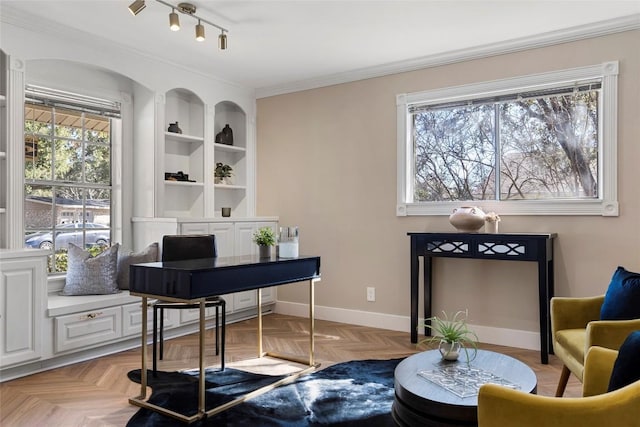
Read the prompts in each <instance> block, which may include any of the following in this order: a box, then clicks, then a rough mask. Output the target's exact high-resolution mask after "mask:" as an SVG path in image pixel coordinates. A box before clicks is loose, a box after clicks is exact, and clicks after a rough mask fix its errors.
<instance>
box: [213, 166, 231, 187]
mask: <svg viewBox="0 0 640 427" xmlns="http://www.w3.org/2000/svg"><path fill="white" fill-rule="evenodd" d="M232 172H233V168H232V167H231V166H229V165H225V164H224V163H222V162H218V163H216V170H215V172H214V177H215V180H214V184H230V182H229V178H231V175H233V173H232Z"/></svg>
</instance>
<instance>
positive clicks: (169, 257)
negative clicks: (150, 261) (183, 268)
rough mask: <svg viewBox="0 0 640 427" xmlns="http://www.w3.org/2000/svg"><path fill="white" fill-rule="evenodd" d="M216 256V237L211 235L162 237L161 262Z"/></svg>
mask: <svg viewBox="0 0 640 427" xmlns="http://www.w3.org/2000/svg"><path fill="white" fill-rule="evenodd" d="M217 256H218V251H217V249H216V236H215V235H213V234H204V235H180V236H164V237H163V238H162V261H182V260H185V259H200V258H215V257H217Z"/></svg>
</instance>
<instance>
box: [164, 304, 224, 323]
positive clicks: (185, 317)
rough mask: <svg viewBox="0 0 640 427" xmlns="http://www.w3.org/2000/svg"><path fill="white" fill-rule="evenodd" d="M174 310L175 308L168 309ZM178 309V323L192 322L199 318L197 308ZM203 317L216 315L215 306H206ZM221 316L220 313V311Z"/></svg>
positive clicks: (212, 317) (213, 317)
mask: <svg viewBox="0 0 640 427" xmlns="http://www.w3.org/2000/svg"><path fill="white" fill-rule="evenodd" d="M169 311H175V310H169ZM179 311H180V323H193V322H196V321H198V319H200V309H198V308H187V309H182V310H179ZM204 315H205V319H215V316H216V308H215V307H207V308H206V309H205V310H204ZM220 315H221V316H222V313H220Z"/></svg>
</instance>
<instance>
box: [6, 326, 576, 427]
mask: <svg viewBox="0 0 640 427" xmlns="http://www.w3.org/2000/svg"><path fill="white" fill-rule="evenodd" d="M308 324H309V323H308V320H307V319H304V318H299V317H292V316H285V315H279V314H270V315H267V316H265V317H264V320H263V328H264V340H263V342H264V348H265V350H272V351H277V352H279V353H285V354H294V355H297V356H301V357H306V355H307V354H308V353H307V352H308V348H309V335H308V333H309V329H308ZM256 328H257V320H256V319H251V320H247V321H243V322H238V323H234V324H230V325H227V340H226V361H227V363H229V364H230V365H231V366H233V362H237V361H241V360H244V359H249V358H255V357H256V354H257V344H256ZM206 345H207V347H206V350H205V351H206V354H207V361H206V364H207V365H215V364H217V363H218V359H217V357H215V356H214V355H213V354H214V335H213V330H208V331H207V336H206ZM481 348H484V349H488V350H493V351H498V352H501V353H504V354H508V355H510V356H512V357H515V358H517V359H519V360H521V361H523V362H524V363H526V364H527V365H529V366H531V368H532V369H533V370H534V371H535V373H536V375H537V377H538V394H541V395H546V396H553V395H554V393H555V388H556V384H557V381H558V378H559V377H560V371H561V368H562V365H561V363H560V362H559V361H558V359H557V358H556V357H555V356H550V362H549V364H548V365H542V364H540V354H539V352H537V351H531V350H522V349H515V348H511V347H501V346H495V345H484V344H482V345H481ZM315 350H316V351H315V356H316V362H319V363H321V364H322V366H321V368H324V367H327V366H330V365H331V364H334V363H339V362H344V361H349V360H356V359H391V358H399V357H406V356H409V355H411V354H414V353H416V352H418V351H421V350H422V349H417V348H416V346H415V345H414V344H411V343H410V339H409V334H408V333H404V332H394V331H388V330H383V329H375V328H369V327H364V326H354V325H347V324H343V323H336V322H329V321H324V320H316V341H315ZM150 352H151V349H150V348H149V354H150ZM197 355H198V338H197V335H196V334H193V335H188V336H184V337H180V338H176V339H172V340H167V341H166V342H165V360H163V361H161V362H160V364H159V369H160V370H164V371H174V370H180V369H187V368H194V367H197V365H198V361H197ZM138 368H140V349H134V350H129V351H125V352H122V353H118V354H114V355H111V356H105V357H101V358H99V359H94V360H90V361H87V362H82V363H77V364H74V365H71V366H66V367H62V368H58V369H53V370H50V371H47V372H42V373H39V374H35V375H31V376H28V377H24V378H19V379H16V380H13V381H8V382H4V383H1V384H0V425H1V426H7V427H9V426H11V427H23V426H24V427H36V426H65V427H74V426H83V427H84V426H88V427H106V426H124V425H125V424H126V423H127V421H128V420H129V418H131V416H132V415H133V414H134V413H135V412H136V411H137V410H138V408H137V407H134V406H131V405H130V404H129V403H128V398H129V397H133V396H136V395H138V394H139V392H140V386H139V384H136V383H133V382H131V381H130V380H129V379H128V378H127V372H129V371H130V370H132V369H138ZM580 394H581V385H580V383H579V382H578V381H577V380H576V379H575V378H573V377H572V378H571V379H570V380H569V385H568V386H567V391H566V393H565V396H569V397H570V396H580Z"/></svg>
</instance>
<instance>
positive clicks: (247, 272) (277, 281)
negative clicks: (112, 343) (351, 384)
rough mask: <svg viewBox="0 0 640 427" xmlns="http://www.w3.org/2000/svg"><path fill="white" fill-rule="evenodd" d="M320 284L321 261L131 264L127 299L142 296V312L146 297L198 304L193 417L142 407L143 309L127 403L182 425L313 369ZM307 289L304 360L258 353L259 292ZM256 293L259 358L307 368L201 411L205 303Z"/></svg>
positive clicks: (220, 260) (250, 258)
mask: <svg viewBox="0 0 640 427" xmlns="http://www.w3.org/2000/svg"><path fill="white" fill-rule="evenodd" d="M319 280H320V257H316V256H313V257H309V256H301V257H298V258H293V259H283V258H264V259H263V258H258V257H257V256H245V257H223V258H207V259H198V260H187V261H172V262H154V263H146V264H135V265H132V266H131V269H130V286H129V288H130V294H131V295H135V296H139V297H142V307H147V299H148V298H158V299H162V300H165V301H173V302H183V303H189V304H198V305H199V309H200V318H199V320H200V324H199V332H200V344H199V346H200V354H199V362H200V363H199V370H200V377H199V384H198V387H199V389H198V413H197V414H196V415H194V416H191V417H189V416H186V415H184V414H180V413H178V412H174V411H170V410H167V409H165V408H162V407H160V406H157V405H154V404H151V403H149V402H147V401H146V400H145V399H146V388H147V345H146V343H147V310H144V309H143V310H142V334H141V335H142V349H141V353H142V363H141V365H142V367H141V381H140V395H139V396H137V397H135V398H131V399H129V403H131V404H132V405H136V406H139V407H142V408H147V409H151V410H153V411H156V412H160V413H162V414H164V415H168V416H170V417H173V418H175V419H178V420H180V421H183V422H186V423H192V422H194V421H197V420H199V419H201V418H204V417H206V416H211V415H215V414H217V413H219V412H222V411H225V410H227V409H229V408H231V407H233V406H235V405H238V404H240V403H242V402H244V401H245V400H247V399H249V398H251V397H255V396H258V395H259V394H262V393H264V392H266V391H269V390H271V389H273V388H274V387H277V386H279V385H282V384H287V383H289V382H291V381H294V380H295V379H296V378H298V377H300V376H301V375H304V374H306V373H309V372H311V371H313V370H315V369H316V368H317V367H318V366H319V365H317V364H316V363H315V361H314V330H315V327H314V284H315V282H317V281H319ZM297 282H301V283H302V282H308V284H309V358H308V360H302V359H300V358H296V357H290V356H285V355H281V354H275V353H272V352H264V351H263V350H262V297H261V292H260V289H262V288H266V287H270V286H275V285H283V284H287V283H297ZM254 289H255V290H256V293H257V300H258V339H257V341H258V357H263V356H272V357H277V358H281V359H286V360H291V361H295V362H298V363H303V364H307V365H308V368H306V369H302V370H300V371H298V372H296V373H293V374H291V375H289V376H287V377H285V378H283V379H281V380H279V381H277V382H275V383H273V384H270V385H268V386H265V387H263V388H262V389H259V390H256V391H254V392H252V393H250V394H249V395H246V396H242V397H239V398H237V399H235V400H233V401H231V402H229V403H226V404H224V405H221V406H218V407H216V408H213V409H210V410H209V411H207V410H206V406H205V377H204V375H203V372H204V332H205V301H206V298H208V297H212V296H217V295H222V294H227V293H232V292H240V291H247V290H254Z"/></svg>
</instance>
